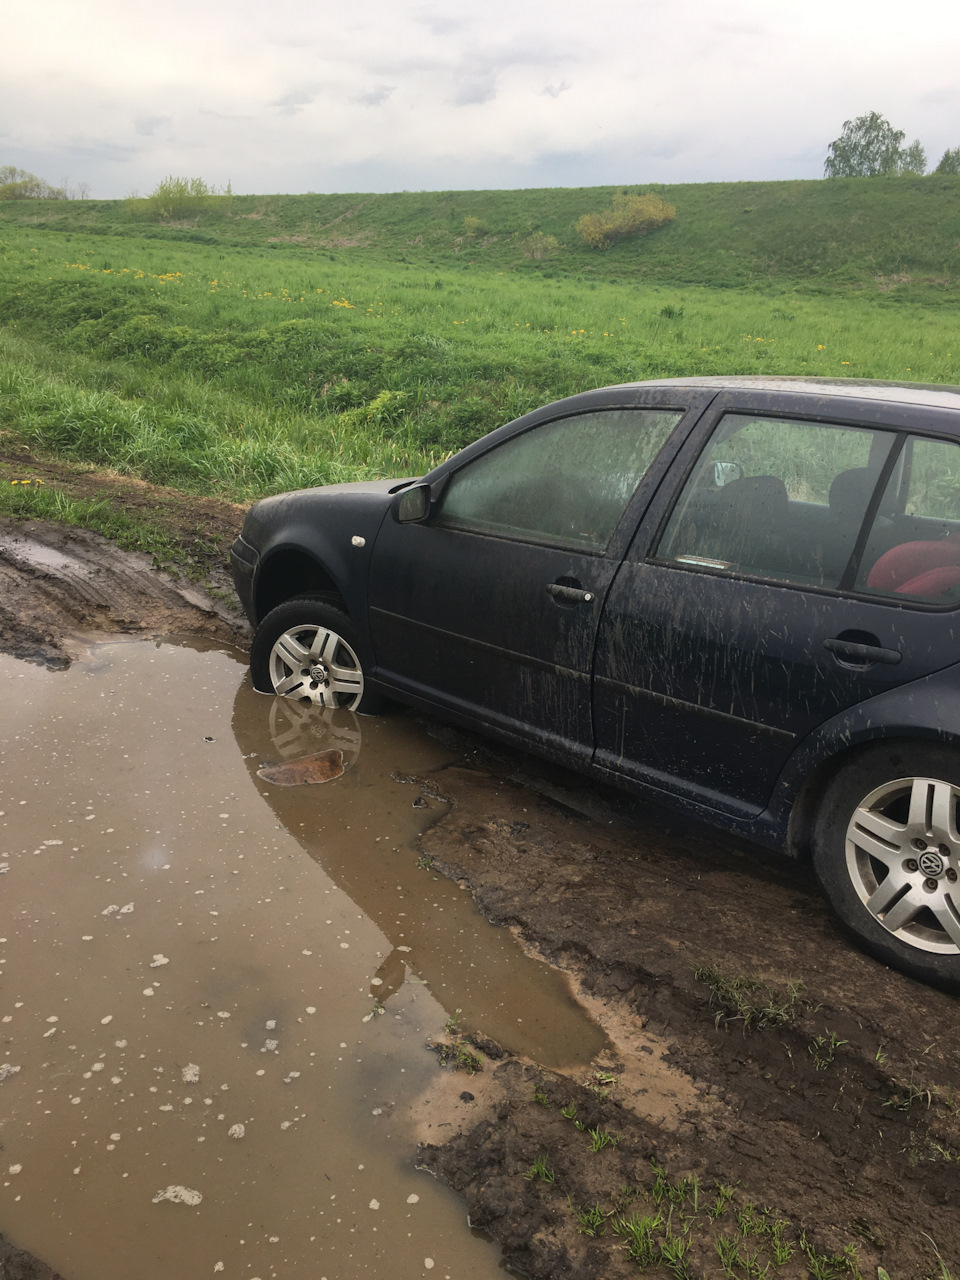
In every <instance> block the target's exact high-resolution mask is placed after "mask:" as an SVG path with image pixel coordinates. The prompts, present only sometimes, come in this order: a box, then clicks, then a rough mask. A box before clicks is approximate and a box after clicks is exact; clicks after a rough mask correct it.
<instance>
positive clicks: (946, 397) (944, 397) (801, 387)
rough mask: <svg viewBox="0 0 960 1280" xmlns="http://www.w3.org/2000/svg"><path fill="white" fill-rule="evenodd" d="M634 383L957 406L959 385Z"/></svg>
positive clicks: (766, 380) (737, 380)
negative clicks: (806, 392) (805, 392)
mask: <svg viewBox="0 0 960 1280" xmlns="http://www.w3.org/2000/svg"><path fill="white" fill-rule="evenodd" d="M629 385H630V386H633V387H702V388H703V389H704V390H705V391H717V392H719V391H746V390H750V391H785V392H789V393H791V394H792V395H802V394H803V393H804V391H809V392H810V394H811V395H817V396H824V395H828V396H838V397H843V398H845V399H852V400H882V401H885V402H887V403H889V404H904V405H908V404H909V405H928V406H930V407H936V408H943V409H960V387H957V386H950V385H941V384H939V383H933V382H880V381H877V380H872V379H869V378H812V377H806V376H804V375H800V376H796V377H794V376H789V375H786V374H784V375H782V376H780V377H768V376H764V375H762V374H759V375H751V374H739V375H738V374H735V375H731V376H709V377H706V376H704V377H692V378H654V379H650V380H648V381H644V382H634V383H630V384H629Z"/></svg>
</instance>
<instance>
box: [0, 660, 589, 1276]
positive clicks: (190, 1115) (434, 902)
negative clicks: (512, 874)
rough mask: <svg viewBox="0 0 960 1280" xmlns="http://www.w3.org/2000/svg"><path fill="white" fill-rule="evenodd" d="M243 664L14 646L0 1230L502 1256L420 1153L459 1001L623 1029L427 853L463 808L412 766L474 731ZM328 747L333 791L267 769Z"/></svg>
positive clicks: (4, 828)
mask: <svg viewBox="0 0 960 1280" xmlns="http://www.w3.org/2000/svg"><path fill="white" fill-rule="evenodd" d="M239 661H240V658H239V655H237V654H234V653H230V652H223V651H220V650H216V649H211V648H203V647H198V646H173V645H166V644H165V645H157V644H155V643H151V642H144V641H139V640H138V641H130V642H126V643H117V644H107V645H98V646H96V647H95V648H93V649H91V650H90V651H89V655H88V657H87V658H85V659H84V660H83V661H80V662H77V663H74V664H73V666H71V667H70V668H69V669H68V670H66V671H63V672H56V673H53V672H50V671H47V670H43V669H41V668H38V667H34V666H29V665H27V664H25V663H22V662H17V661H15V660H14V659H12V658H6V657H4V656H2V655H0V678H2V679H4V681H5V683H6V688H7V700H6V706H7V709H8V710H7V712H6V713H5V714H4V716H3V717H2V719H0V758H2V763H3V772H2V775H0V842H2V843H0V871H2V872H3V876H2V880H0V886H2V892H3V899H2V902H3V911H2V919H0V947H2V950H0V961H2V964H3V982H4V986H3V990H4V996H3V1000H2V1008H0V1017H2V1033H3V1037H2V1044H0V1065H2V1066H3V1067H4V1068H5V1069H4V1071H3V1073H2V1076H0V1094H2V1102H3V1107H2V1112H0V1141H2V1144H3V1176H2V1178H0V1183H2V1185H0V1231H2V1232H4V1233H5V1234H6V1235H7V1236H8V1238H9V1239H10V1240H12V1241H13V1242H14V1243H16V1244H18V1245H20V1246H21V1247H23V1248H27V1249H29V1250H31V1251H32V1252H34V1253H36V1254H38V1255H39V1256H40V1257H42V1258H44V1260H45V1261H47V1262H49V1263H50V1264H51V1265H53V1266H54V1267H55V1268H56V1269H57V1270H58V1271H60V1272H61V1273H62V1274H63V1275H65V1276H67V1277H68V1278H69V1280H121V1278H125V1277H127V1276H129V1275H133V1274H135V1275H137V1276H138V1277H140V1278H141V1280H167V1277H169V1276H171V1275H191V1276H194V1275H197V1276H199V1275H206V1274H213V1273H214V1272H221V1271H222V1272H223V1273H224V1274H225V1275H227V1276H235V1277H246V1278H247V1280H249V1278H250V1277H252V1276H260V1277H263V1278H264V1280H265V1278H266V1277H268V1276H275V1275H282V1276H283V1277H284V1280H301V1278H302V1280H317V1277H318V1276H320V1275H328V1276H331V1277H332V1276H334V1275H335V1276H337V1277H338V1280H352V1278H353V1277H357V1278H359V1277H361V1276H369V1275H384V1274H387V1273H389V1274H391V1275H398V1276H404V1277H406V1276H413V1275H421V1274H427V1272H428V1271H431V1270H433V1267H434V1265H435V1266H436V1270H435V1271H434V1272H433V1273H434V1274H437V1275H441V1276H442V1275H450V1276H453V1275H455V1276H456V1277H457V1280H486V1278H487V1277H492V1276H493V1275H495V1274H498V1273H499V1272H498V1262H497V1258H498V1251H497V1250H496V1249H495V1248H494V1247H493V1246H492V1245H490V1244H489V1243H487V1242H485V1241H482V1240H480V1239H477V1238H476V1237H475V1236H474V1235H473V1234H472V1233H471V1232H470V1230H469V1228H468V1226H467V1224H466V1222H465V1218H464V1213H463V1207H462V1204H461V1203H460V1201H458V1200H457V1199H456V1197H454V1196H453V1195H452V1194H450V1193H448V1192H447V1191H446V1190H445V1188H443V1187H442V1186H439V1185H438V1184H437V1183H435V1182H434V1181H433V1180H432V1179H430V1178H427V1177H425V1176H424V1175H423V1174H421V1173H417V1172H416V1171H415V1169H414V1168H413V1146H414V1135H413V1129H412V1125H411V1123H410V1119H409V1117H410V1113H411V1108H412V1106H413V1105H414V1104H415V1103H416V1102H417V1100H418V1099H419V1098H420V1097H421V1096H422V1094H423V1091H424V1090H425V1089H427V1088H429V1087H431V1085H432V1084H433V1083H435V1082H436V1081H437V1079H438V1078H441V1077H439V1076H438V1066H437V1062H436V1059H435V1058H434V1057H433V1055H432V1054H430V1053H429V1052H428V1051H427V1050H426V1049H425V1044H426V1042H427V1041H428V1039H430V1038H431V1037H433V1036H437V1035H438V1034H440V1033H441V1031H442V1028H443V1024H444V1020H445V1018H446V1017H447V1016H448V1015H452V1014H455V1013H456V1010H457V1009H458V1008H459V1009H462V1010H463V1014H462V1015H461V1016H462V1019H463V1023H464V1025H465V1026H467V1027H476V1028H478V1029H481V1030H482V1031H483V1032H484V1033H485V1034H487V1035H489V1036H492V1037H493V1038H494V1039H497V1040H499V1041H501V1042H502V1043H503V1044H504V1045H506V1046H507V1047H509V1048H512V1049H516V1050H518V1051H521V1052H528V1053H530V1054H531V1055H533V1056H536V1057H539V1058H541V1060H545V1061H549V1062H555V1063H559V1062H564V1061H572V1062H575V1061H586V1060H588V1059H589V1058H590V1056H591V1055H592V1053H593V1052H594V1050H595V1049H597V1048H599V1047H600V1044H601V1043H602V1041H601V1037H600V1033H599V1031H598V1030H597V1029H596V1027H595V1026H594V1025H593V1024H592V1023H591V1022H590V1021H589V1019H588V1018H587V1017H586V1015H585V1014H584V1013H583V1012H582V1011H581V1010H580V1009H579V1007H578V1006H577V1005H576V1003H575V1002H574V1001H573V999H572V997H571V996H570V994H569V992H568V990H567V988H566V986H565V984H564V982H563V981H562V979H561V978H560V976H559V975H558V974H557V973H555V972H554V971H553V970H551V969H550V968H548V967H547V966H546V965H543V964H539V963H537V962H535V961H534V960H531V959H529V958H528V957H526V956H525V955H524V954H523V952H522V950H521V949H520V947H519V945H518V944H517V942H516V940H515V939H514V938H513V936H512V935H511V934H510V933H509V932H508V931H507V930H503V929H493V928H491V927H490V926H489V925H488V924H487V923H486V922H485V921H484V920H483V919H482V917H481V916H480V915H479V913H478V912H477V911H476V910H475V908H474V906H473V904H472V901H471V899H470V897H469V895H468V894H467V893H465V892H464V891H463V890H461V889H460V888H459V887H458V886H457V885H455V884H452V883H450V882H448V881H446V880H444V879H441V878H439V877H437V876H436V874H435V873H433V872H431V871H430V870H429V869H424V868H421V867H418V865H417V862H418V859H417V851H416V838H417V835H418V833H419V832H420V831H421V830H422V829H423V827H424V825H425V823H427V822H429V821H432V820H436V819H437V818H438V817H439V816H441V815H442V813H443V812H444V809H445V806H444V805H443V803H442V802H441V801H439V800H438V799H436V798H435V797H428V798H427V808H414V807H413V801H414V800H415V799H420V798H421V791H422V789H421V788H418V787H412V786H410V785H409V784H405V783H403V782H401V781H398V780H397V779H396V778H394V777H392V776H391V775H392V774H394V773H395V772H396V771H397V768H398V766H399V767H400V768H401V769H403V770H404V771H407V772H408V773H409V774H411V775H417V776H420V777H423V776H425V775H428V774H429V773H430V772H431V771H435V770H437V769H438V768H441V767H442V766H443V764H444V763H446V762H447V761H448V760H449V758H450V757H449V753H448V752H446V751H445V750H444V749H443V748H441V747H439V746H438V745H437V744H436V743H435V742H433V741H432V740H431V739H430V738H429V737H428V736H427V734H426V733H425V732H424V730H423V728H422V726H420V725H418V724H417V723H416V722H415V721H414V720H413V719H412V718H411V717H409V716H402V715H398V716H392V717H385V718H384V719H383V720H378V721H368V720H364V721H363V722H362V723H361V722H358V721H356V720H354V719H353V718H352V717H346V718H344V717H340V718H338V719H336V720H328V719H325V718H324V716H323V714H322V713H320V715H319V717H317V716H316V714H313V715H311V716H308V717H306V718H304V717H303V716H302V715H301V714H300V712H301V708H299V707H298V706H296V705H295V704H292V703H283V702H278V701H276V700H274V699H271V698H265V697H263V696H262V695H259V694H256V693H254V691H253V690H252V688H251V687H250V685H249V683H248V680H247V677H246V675H245V673H243V672H241V669H240V666H239V665H238V663H239ZM238 686H239V687H238ZM231 727H232V729H233V731H234V732H233V733H232V732H231ZM234 734H235V735H236V741H234ZM361 739H362V749H361ZM237 744H239V747H240V750H239V751H238V749H237ZM329 753H338V754H339V757H340V762H339V764H340V766H342V769H343V772H342V773H341V774H340V775H339V776H338V777H336V778H331V779H330V780H328V781H327V782H326V784H325V785H321V786H316V785H299V786H276V785H273V784H271V783H268V782H266V781H264V780H263V779H262V778H261V777H258V770H259V769H260V768H261V766H262V765H264V764H273V765H279V766H281V767H286V766H287V765H294V766H296V762H297V761H302V760H303V759H304V758H305V757H326V760H327V772H329V771H330V769H329V765H330V763H331V760H332V757H331V756H330V754H329ZM333 771H335V770H333ZM321 772H323V770H321ZM427 790H429V788H428V789H427ZM304 851H306V852H307V853H308V854H309V855H310V856H309V857H304V856H303V854H304ZM435 1133H436V1136H437V1137H442V1136H443V1135H442V1132H440V1131H435ZM428 1264H429V1265H428Z"/></svg>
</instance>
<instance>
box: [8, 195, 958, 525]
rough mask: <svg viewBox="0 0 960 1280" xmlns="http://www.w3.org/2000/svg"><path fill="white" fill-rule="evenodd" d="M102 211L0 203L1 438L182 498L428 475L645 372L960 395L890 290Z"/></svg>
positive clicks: (912, 315)
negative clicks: (337, 248)
mask: <svg viewBox="0 0 960 1280" xmlns="http://www.w3.org/2000/svg"><path fill="white" fill-rule="evenodd" d="M904 181H906V182H908V183H909V182H910V181H912V180H904ZM924 181H926V180H924ZM938 181H939V180H938ZM958 182H960V180H958ZM772 185H774V186H777V185H778V184H772ZM787 185H790V184H787ZM811 185H813V186H818V185H819V186H820V187H829V186H830V185H831V184H811ZM837 190H838V191H839V188H837ZM898 190H900V189H899V188H898ZM903 190H905V188H904V189H903ZM930 190H933V188H932V187H931V188H930ZM480 194H483V193H480ZM596 194H597V193H590V198H591V199H593V198H594V196H595V195H596ZM745 194H746V193H745V192H740V193H739V195H738V198H739V199H743V198H745ZM571 198H572V197H571ZM751 198H752V197H751ZM818 198H819V197H818ZM898 198H899V197H898ZM397 199H399V197H397ZM438 200H439V197H438ZM80 203H87V202H80ZM441 203H442V201H441ZM421 204H422V201H421ZM337 207H339V206H337ZM418 207H419V206H418ZM530 207H531V209H532V208H533V205H531V206H530ZM678 207H679V206H678ZM789 208H791V209H792V208H793V205H789ZM70 212H71V211H70V210H67V213H70ZM80 212H81V213H83V211H82V210H81V211H80ZM87 213H89V214H90V216H91V217H93V218H94V222H93V223H89V224H87V223H79V224H77V225H78V228H79V229H78V230H76V231H69V230H63V229H56V228H61V227H64V226H65V225H66V224H65V223H62V222H58V223H50V224H49V225H47V226H45V227H44V228H43V229H40V228H39V227H38V225H37V224H36V223H34V224H32V225H29V224H28V225H24V224H23V223H22V222H21V221H18V219H19V218H21V217H23V216H26V215H25V214H24V213H23V211H20V212H19V213H16V216H15V217H14V216H13V215H10V216H7V214H6V211H5V210H0V326H2V328H0V430H4V431H6V432H8V433H10V434H11V435H13V436H14V437H16V438H17V439H19V440H21V441H23V442H25V443H27V444H28V445H29V446H30V447H31V448H33V449H35V450H40V451H44V450H46V451H49V452H50V453H51V454H54V455H56V456H59V457H63V458H66V459H72V460H75V461H78V462H83V463H88V464H93V465H96V466H110V467H112V468H114V469H115V470H117V471H118V472H121V473H124V474H130V475H136V476H139V477H141V478H143V479H145V480H148V481H152V482H154V483H159V484H168V485H173V486H174V487H177V488H179V489H182V490H184V491H187V492H193V493H203V494H216V495H219V496H223V497H226V498H229V499H232V500H235V501H240V502H243V501H248V500H250V499H253V498H256V497H259V496H262V495H264V494H268V493H274V492H281V491H284V490H288V489H293V488H299V487H305V486H308V485H316V484H328V483H336V482H339V481H344V480H352V479H363V478H368V477H381V476H399V475H416V474H422V473H423V472H424V471H426V470H428V469H430V468H431V467H433V466H434V465H436V464H437V463H438V462H439V461H441V460H442V459H443V458H444V457H446V456H447V455H448V454H449V453H450V452H451V451H453V450H456V449H458V448H460V447H462V446H463V445H465V444H467V443H469V442H470V441H471V440H473V439H476V438H477V437H478V436H480V435H482V434H484V433H485V432H486V431H488V430H490V429H491V428H492V427H494V426H496V425H498V424H500V423H502V422H504V421H508V420H510V419H512V418H514V417H516V416H518V415H520V414H522V413H523V412H525V411H527V410H529V409H531V408H534V407H536V406H538V405H540V404H542V403H545V402H549V401H551V400H553V399H557V398H560V397H562V396H565V395H568V394H572V393H574V392H577V391H581V390H584V389H586V388H588V387H593V386H598V385H603V384H609V383H615V382H622V381H629V380H635V379H642V378H647V377H662V376H682V375H688V374H733V373H769V374H816V375H820V376H831V377H846V376H857V377H881V378H882V377H886V378H893V379H906V380H916V381H931V382H954V381H958V380H960V315H958V314H957V313H956V312H954V311H949V310H947V311H937V312H933V311H931V309H930V308H929V307H928V306H926V305H915V304H911V303H910V302H909V300H904V298H903V297H898V299H897V306H896V308H895V309H893V308H891V306H890V305H889V298H888V295H887V294H884V293H878V292H871V293H869V294H867V293H864V292H863V291H860V292H854V293H850V294H845V293H842V292H834V293H833V294H831V295H829V297H828V296H826V295H824V294H822V293H815V292H811V291H810V288H811V287H812V285H811V282H810V281H808V282H807V286H805V287H806V290H807V291H806V292H805V291H804V288H801V287H799V286H795V285H794V284H792V283H790V282H789V281H788V280H787V278H786V277H782V276H781V277H778V276H776V275H773V276H767V277H765V278H764V282H763V286H762V288H746V287H736V288H720V287H719V282H718V281H717V280H716V278H715V277H714V278H713V279H712V287H704V286H703V285H693V284H686V285H680V284H670V285H665V284H661V283H651V282H648V281H646V280H645V278H644V277H643V276H642V275H638V274H637V273H636V271H632V272H631V274H630V275H629V276H613V277H611V278H606V279H604V278H588V277H587V276H586V275H584V274H583V273H580V274H579V275H576V274H570V275H566V276H559V275H556V276H554V277H552V278H548V277H544V275H543V274H542V273H541V272H540V271H539V268H538V271H537V273H531V272H530V271H527V270H526V269H523V270H521V269H519V267H516V264H515V267H516V269H515V267H511V266H510V265H509V263H508V262H507V261H506V259H504V260H503V261H500V262H499V265H498V263H497V262H494V261H493V260H490V261H489V262H488V261H487V260H486V259H484V260H482V261H481V260H478V261H477V262H476V263H475V265H474V267H473V268H471V269H470V270H466V269H464V268H463V266H462V264H460V263H458V262H443V263H440V264H424V263H423V262H420V263H419V265H418V264H417V263H414V262H412V261H407V262H400V261H396V260H391V259H390V258H388V257H386V256H384V254H383V253H382V252H380V251H378V252H379V256H371V255H372V251H371V254H368V255H367V256H365V257H363V258H362V259H361V258H357V257H351V256H350V255H349V254H346V253H341V254H334V256H333V260H331V257H330V255H329V254H324V253H319V252H316V251H312V252H310V253H309V254H308V253H307V252H306V251H303V250H301V249H300V248H298V247H297V246H296V245H291V244H286V243H279V244H270V243H269V240H270V238H271V237H266V238H264V237H263V236H262V234H261V233H260V232H258V234H259V235H260V239H259V240H252V239H248V240H244V241H242V244H241V242H239V241H238V242H235V243H226V242H224V243H219V244H202V243H191V242H188V241H185V240H183V239H180V240H175V241H170V240H169V238H168V239H167V240H166V241H164V240H162V239H151V238H149V237H145V236H144V234H143V228H142V227H141V226H139V224H130V225H127V226H123V225H122V219H121V220H118V219H117V218H115V219H114V221H113V222H112V223H110V222H109V221H108V222H106V223H105V224H104V225H103V226H101V227H100V231H108V232H109V234H100V233H99V232H97V233H94V230H93V227H94V225H95V224H96V225H99V224H97V223H96V218H97V217H99V216H100V215H99V214H98V213H97V211H96V210H95V209H91V210H88V211H87ZM76 216H77V217H79V216H80V214H77V215H76ZM83 216H84V217H86V216H87V215H86V214H83ZM277 216H278V217H280V214H278V215H277ZM283 216H287V215H286V214H284V215H283ZM384 216H386V215H384ZM405 216H406V215H405ZM411 216H412V215H411ZM418 216H419V215H418ZM423 216H426V215H425V214H424V215H423ZM504 216H506V214H504ZM511 216H512V215H511ZM524 216H526V215H524ZM531 216H532V214H531ZM717 216H719V215H716V214H715V215H714V219H715V218H716V217H717ZM791 216H792V215H791ZM858 216H859V215H858ZM104 217H106V214H104ZM241 221H242V220H241ZM678 222H679V218H678ZM247 224H249V226H250V227H251V228H252V227H253V226H254V224H256V225H257V226H260V224H259V223H257V220H256V219H253V220H249V219H248V220H247ZM247 224H245V225H247ZM231 225H232V224H231ZM857 225H859V224H857ZM710 227H713V228H714V231H716V233H717V234H719V231H717V224H716V222H715V220H714V221H711V222H710V223H709V224H705V225H704V226H703V227H702V228H701V230H700V232H699V234H703V235H707V239H708V240H709V237H710V236H712V235H713V234H714V231H710V230H709V228H710ZM274 230H276V227H274ZM120 232H123V234H120ZM685 234H686V233H685ZM957 234H958V237H960V228H958V233H957ZM251 235H252V231H251ZM650 244H651V245H652V244H653V241H652V240H651V242H650ZM707 247H708V246H707V245H704V246H701V251H700V256H701V258H703V256H704V254H705V253H706V249H707ZM714 247H715V246H714ZM621 250H622V252H623V253H627V252H628V251H629V252H632V253H633V254H634V256H635V257H636V255H637V254H638V253H642V252H646V250H643V249H642V246H641V247H640V248H637V246H634V247H633V249H629V250H628V246H627V245H626V244H624V245H623V246H620V248H618V249H616V250H611V251H610V252H611V253H614V252H620V251H621ZM658 252H660V251H659V250H658ZM664 252H665V250H664ZM600 256H601V257H604V255H600ZM713 256H714V257H715V256H716V255H715V254H714V255H713ZM428 267H429V269H428ZM668 274H669V273H668ZM700 278H701V279H703V280H706V279H709V278H710V277H709V276H708V275H706V274H704V275H701V277H700ZM727 283H730V282H727ZM744 283H748V282H747V281H746V280H745V281H744Z"/></svg>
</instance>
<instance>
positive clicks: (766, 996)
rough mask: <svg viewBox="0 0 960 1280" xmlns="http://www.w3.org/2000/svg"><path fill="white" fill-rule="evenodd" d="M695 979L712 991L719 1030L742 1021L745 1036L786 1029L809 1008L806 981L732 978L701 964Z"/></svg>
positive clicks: (710, 966) (712, 1001)
mask: <svg viewBox="0 0 960 1280" xmlns="http://www.w3.org/2000/svg"><path fill="white" fill-rule="evenodd" d="M693 976H694V977H695V978H696V979H697V981H698V982H702V983H704V985H705V986H707V987H709V989H710V1005H711V1007H713V1008H715V1009H716V1010H717V1013H716V1017H715V1018H714V1022H715V1024H716V1026H718V1027H726V1026H729V1025H730V1024H731V1023H734V1022H739V1023H740V1024H741V1030H742V1031H743V1032H744V1034H746V1032H748V1031H759V1030H761V1029H762V1028H763V1027H786V1026H790V1025H791V1023H793V1022H796V1021H797V1019H798V1018H800V1017H802V1016H803V1014H804V1013H805V1012H806V1010H807V1009H808V1008H809V1002H808V1001H807V1000H805V999H804V994H803V993H804V985H803V983H802V982H788V983H786V985H781V984H779V983H773V982H766V981H764V980H763V979H760V978H747V977H737V978H730V977H728V976H727V975H726V974H724V973H722V972H721V971H720V969H719V968H717V966H716V965H701V967H700V968H698V969H695V970H694V974H693ZM835 1047H836V1046H835Z"/></svg>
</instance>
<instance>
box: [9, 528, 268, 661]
mask: <svg viewBox="0 0 960 1280" xmlns="http://www.w3.org/2000/svg"><path fill="white" fill-rule="evenodd" d="M117 633H121V634H131V633H132V634H137V635H193V636H202V637H204V638H207V639H210V640H213V641H218V642H221V643H233V644H236V643H242V642H243V641H242V637H243V634H244V626H243V624H242V622H241V621H240V619H239V617H238V616H237V614H236V613H234V612H232V611H231V610H228V609H226V608H223V607H221V606H218V605H217V604H215V603H214V602H213V601H212V600H210V599H209V598H208V597H207V596H206V595H204V594H203V593H202V592H200V591H199V590H197V589H195V588H193V587H191V586H190V585H188V584H187V583H185V582H182V581H178V580H176V579H174V578H173V577H172V576H171V575H169V574H167V573H163V572H161V571H159V570H158V569H156V568H154V566H153V564H152V562H151V560H150V559H149V557H148V556H146V555H143V554H142V553H139V552H133V551H120V550H119V549H118V548H117V547H116V546H114V545H113V544H112V543H110V542H109V541H108V540H107V539H106V538H103V537H101V536H100V535H99V534H96V533H92V532H91V531H89V530H87V529H78V528H73V527H69V526H64V525H56V524H50V523H48V522H45V521H28V522H26V523H18V522H16V521H13V520H0V648H2V649H3V650H4V651H5V652H7V653H11V654H13V655H14V656H15V657H19V658H25V659H28V660H32V661H36V662H42V663H44V664H45V665H46V666H50V667H53V668H63V667H66V666H68V665H69V663H70V661H71V658H72V656H73V655H74V654H75V652H76V647H77V644H78V642H79V637H80V636H81V635H85V636H87V637H89V636H90V635H91V634H113V635H116V634H117Z"/></svg>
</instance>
